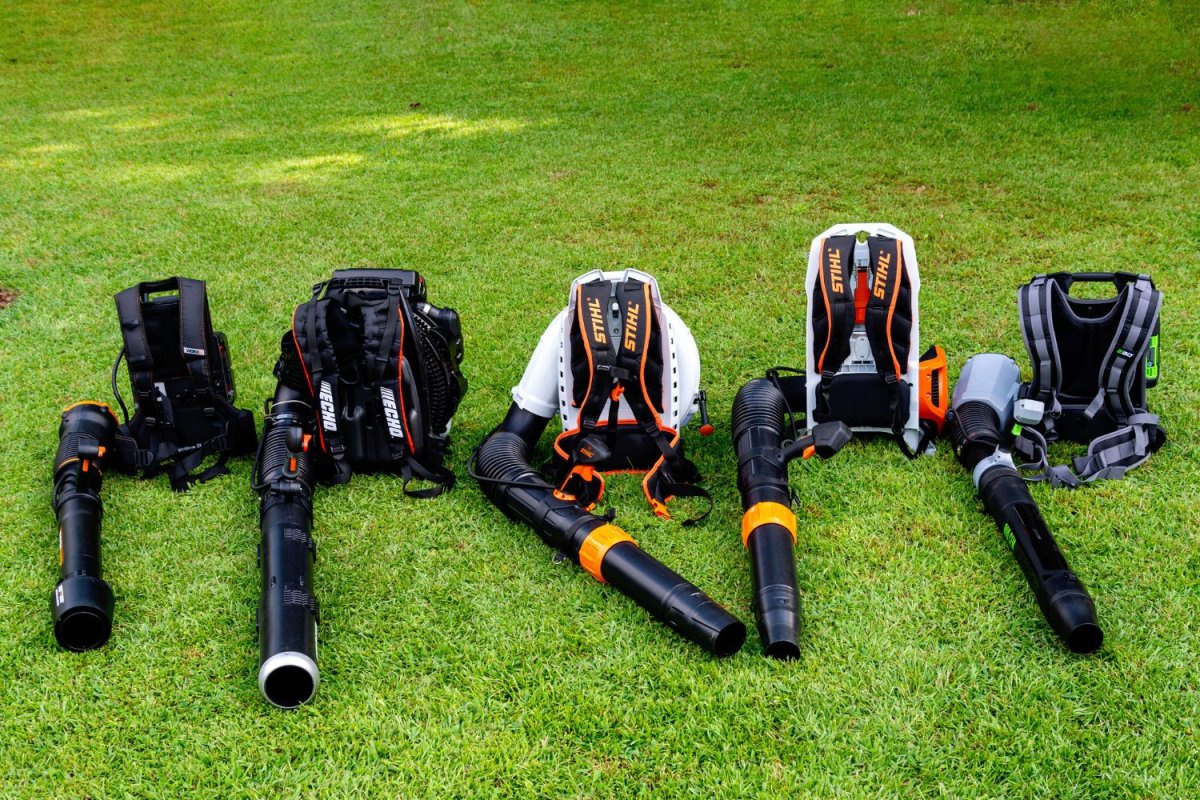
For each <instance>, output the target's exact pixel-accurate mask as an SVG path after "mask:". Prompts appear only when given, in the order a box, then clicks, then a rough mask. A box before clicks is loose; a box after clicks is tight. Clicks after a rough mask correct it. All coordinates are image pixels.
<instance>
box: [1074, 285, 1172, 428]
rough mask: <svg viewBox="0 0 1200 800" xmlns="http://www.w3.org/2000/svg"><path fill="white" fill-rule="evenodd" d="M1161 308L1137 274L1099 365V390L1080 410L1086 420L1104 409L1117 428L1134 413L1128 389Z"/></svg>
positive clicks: (1154, 293)
mask: <svg viewBox="0 0 1200 800" xmlns="http://www.w3.org/2000/svg"><path fill="white" fill-rule="evenodd" d="M1161 306H1162V293H1161V292H1159V291H1156V290H1155V289H1154V287H1153V285H1152V284H1151V283H1150V276H1149V275H1139V276H1138V279H1137V282H1136V283H1134V284H1133V285H1132V286H1130V287H1129V296H1128V297H1127V298H1126V301H1125V308H1124V310H1123V311H1122V314H1121V324H1120V325H1119V326H1118V328H1117V335H1116V337H1115V338H1114V339H1113V341H1112V344H1111V345H1109V347H1108V352H1107V353H1105V355H1104V360H1103V361H1101V362H1100V365H1101V366H1100V390H1099V391H1098V392H1096V396H1095V398H1093V400H1092V402H1091V403H1090V404H1089V405H1088V407H1087V410H1086V411H1084V416H1086V417H1087V418H1088V419H1091V418H1092V417H1094V416H1096V414H1097V413H1099V411H1100V409H1101V408H1107V409H1108V413H1109V414H1110V415H1111V416H1112V418H1113V419H1114V420H1115V421H1116V422H1117V424H1118V425H1120V424H1124V423H1125V422H1126V420H1128V419H1129V418H1130V417H1131V416H1132V415H1133V414H1135V413H1136V412H1137V409H1135V408H1134V406H1133V400H1131V399H1130V396H1129V389H1130V386H1131V385H1132V384H1133V379H1134V377H1135V375H1134V370H1135V369H1140V368H1141V365H1142V362H1143V361H1145V358H1146V347H1147V346H1148V345H1149V343H1150V336H1151V334H1152V333H1153V332H1154V325H1155V323H1156V322H1157V321H1158V311H1159V308H1160V307H1161Z"/></svg>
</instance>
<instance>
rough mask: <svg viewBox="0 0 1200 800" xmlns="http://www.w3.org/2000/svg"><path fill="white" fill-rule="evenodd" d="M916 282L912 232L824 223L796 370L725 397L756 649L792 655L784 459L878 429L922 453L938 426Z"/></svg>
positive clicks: (942, 408) (941, 408) (808, 284)
mask: <svg viewBox="0 0 1200 800" xmlns="http://www.w3.org/2000/svg"><path fill="white" fill-rule="evenodd" d="M860 239H861V241H860ZM920 288H921V281H920V277H919V275H918V270H917V256H916V250H915V248H914V246H913V241H912V237H910V236H909V235H908V234H906V233H904V232H903V231H901V230H899V229H898V228H895V227H893V226H891V225H887V224H883V223H848V224H841V225H835V226H833V227H831V228H829V229H828V230H826V231H824V232H823V233H821V234H820V235H819V236H817V237H816V238H814V239H813V241H812V245H811V247H810V249H809V258H808V270H807V272H806V275H805V290H806V293H807V297H808V302H807V325H806V336H805V367H804V369H794V368H791V367H774V368H772V369H770V370H768V371H767V373H766V377H765V378H758V379H755V380H752V381H750V382H749V383H747V384H746V385H745V386H743V387H742V389H741V391H739V392H738V395H737V398H736V399H735V401H734V405H733V441H734V448H735V450H736V451H737V456H738V489H739V490H740V491H741V494H742V507H743V509H744V511H745V514H744V516H743V517H742V542H743V544H745V546H746V549H747V550H748V552H749V553H750V561H751V566H752V569H753V575H754V592H755V594H754V615H755V619H756V620H757V622H758V632H759V637H760V639H761V640H762V646H763V652H764V653H765V654H766V655H768V656H771V657H774V658H782V659H790V658H795V657H797V656H798V655H799V654H800V650H799V644H798V641H799V635H800V622H801V619H800V600H799V592H798V590H797V583H796V565H795V553H794V548H795V544H796V517H795V514H794V513H793V512H792V508H791V504H792V496H793V495H792V491H791V489H790V487H789V485H788V474H787V466H788V464H789V463H790V462H791V461H792V460H793V459H794V458H796V457H803V458H809V457H811V456H812V455H818V456H820V457H822V458H829V457H831V456H832V455H833V454H834V453H836V452H837V451H838V450H840V449H841V448H842V447H843V446H844V445H845V444H846V443H847V442H849V441H850V439H851V436H852V435H857V434H874V435H884V436H890V437H892V438H893V439H894V440H895V441H896V443H897V445H898V446H899V447H900V449H901V451H903V452H904V453H905V454H906V455H907V456H909V457H910V458H916V457H917V456H918V455H921V454H923V453H927V452H931V451H932V446H933V445H932V443H933V439H934V437H935V436H936V435H937V434H938V433H940V432H941V431H942V429H943V427H944V426H945V419H946V411H947V405H948V404H947V399H948V394H949V390H948V386H947V383H946V354H945V352H943V350H942V349H941V348H940V347H937V346H936V345H935V346H933V347H930V348H929V349H928V350H927V351H926V352H925V354H924V355H923V356H921V357H920V358H917V353H919V352H920V347H919V343H920V315H919V313H918V304H917V299H918V297H919V294H920Z"/></svg>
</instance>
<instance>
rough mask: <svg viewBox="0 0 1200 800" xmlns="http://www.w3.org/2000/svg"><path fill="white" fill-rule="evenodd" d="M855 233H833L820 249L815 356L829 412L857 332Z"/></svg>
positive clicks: (822, 401)
mask: <svg viewBox="0 0 1200 800" xmlns="http://www.w3.org/2000/svg"><path fill="white" fill-rule="evenodd" d="M856 241H857V239H856V238H855V237H854V236H831V237H829V238H828V239H825V240H824V241H822V242H821V245H820V248H819V251H818V256H817V258H818V269H817V284H816V287H815V288H816V296H815V297H814V298H813V319H812V336H813V355H814V356H816V359H817V371H818V372H819V373H820V374H821V385H820V387H819V388H818V390H817V406H818V408H819V409H820V410H821V411H822V413H828V411H829V390H830V385H831V383H832V382H833V376H834V375H836V374H837V371H838V370H839V369H841V366H842V362H844V361H845V360H846V357H847V356H848V355H850V334H851V333H853V331H854V295H853V294H852V293H851V291H850V271H851V268H852V267H853V265H854V264H853V262H854V245H855V242H856Z"/></svg>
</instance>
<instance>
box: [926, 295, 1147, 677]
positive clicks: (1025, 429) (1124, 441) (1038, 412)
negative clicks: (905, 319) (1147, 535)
mask: <svg viewBox="0 0 1200 800" xmlns="http://www.w3.org/2000/svg"><path fill="white" fill-rule="evenodd" d="M1077 283H1104V284H1111V285H1112V286H1114V288H1115V289H1116V294H1115V295H1113V296H1109V297H1103V298H1099V299H1091V298H1084V297H1072V296H1071V294H1070V291H1071V287H1072V286H1073V285H1074V284H1077ZM1017 299H1018V308H1019V310H1020V314H1021V333H1022V335H1023V337H1024V339H1025V344H1026V347H1027V348H1028V350H1029V357H1030V361H1031V362H1032V364H1033V379H1032V380H1031V381H1029V382H1028V383H1022V382H1021V370H1020V367H1018V366H1017V364H1016V362H1015V361H1013V360H1012V359H1011V358H1009V357H1008V356H1005V355H1001V354H999V353H984V354H981V355H977V356H974V357H972V358H971V359H970V360H968V361H967V363H966V366H964V367H963V371H962V375H961V376H960V377H959V380H958V384H957V385H956V386H955V387H954V396H953V398H952V401H951V415H950V423H949V430H950V437H951V440H952V442H953V444H954V452H955V454H956V455H957V456H958V459H959V461H960V462H962V464H963V466H964V467H966V468H967V469H968V470H970V471H971V475H972V479H973V481H974V483H975V486H976V488H977V489H978V490H979V495H980V498H981V499H982V500H983V502H984V505H985V506H986V507H987V509H988V511H989V512H990V513H991V514H992V516H993V517H994V518H995V520H996V524H997V525H998V526H999V528H1000V531H1001V533H1002V534H1003V536H1004V539H1005V541H1006V542H1007V543H1008V546H1009V547H1010V548H1011V549H1012V551H1013V555H1014V556H1015V557H1016V559H1017V562H1018V563H1019V564H1020V565H1021V568H1022V570H1023V571H1024V573H1025V577H1026V579H1027V580H1028V582H1029V585H1030V587H1031V588H1032V589H1033V591H1034V594H1035V596H1036V597H1037V600H1038V604H1039V605H1040V606H1041V609H1042V612H1043V613H1044V614H1045V616H1046V619H1047V620H1048V621H1049V622H1050V625H1051V627H1052V628H1053V629H1054V631H1055V632H1056V633H1057V634H1058V635H1059V636H1060V637H1061V638H1062V640H1063V641H1064V642H1065V643H1066V645H1067V647H1068V648H1069V649H1071V650H1072V651H1074V652H1078V653H1090V652H1093V651H1095V650H1097V649H1099V647H1100V645H1101V643H1102V642H1103V639H1104V636H1103V633H1102V631H1101V629H1100V626H1099V623H1098V622H1097V618H1096V609H1095V605H1094V604H1093V602H1092V598H1091V597H1090V596H1089V595H1088V592H1087V589H1086V588H1084V585H1083V583H1082V582H1081V581H1080V580H1079V578H1078V577H1077V576H1076V575H1075V573H1074V572H1073V571H1072V570H1071V568H1070V566H1069V565H1068V564H1067V561H1066V558H1065V557H1064V556H1063V554H1062V551H1061V550H1060V549H1059V547H1058V545H1057V543H1056V542H1055V541H1054V537H1053V536H1052V535H1051V533H1050V529H1049V527H1048V526H1047V525H1046V522H1045V520H1044V519H1043V518H1042V515H1041V513H1040V511H1039V510H1038V507H1037V505H1036V504H1035V503H1034V500H1033V497H1032V496H1031V495H1030V493H1029V488H1028V486H1026V483H1025V482H1026V481H1041V480H1045V481H1048V482H1049V483H1050V484H1051V485H1052V486H1055V487H1060V486H1061V487H1077V486H1080V485H1081V484H1083V483H1089V482H1091V481H1096V480H1102V479H1108V480H1113V479H1119V478H1121V477H1123V476H1124V475H1125V473H1126V472H1127V471H1128V470H1130V469H1132V468H1134V467H1136V466H1137V465H1139V464H1141V463H1142V462H1144V461H1145V460H1146V459H1147V458H1149V457H1150V454H1151V453H1153V452H1154V451H1156V450H1158V449H1159V448H1160V447H1161V446H1162V445H1163V444H1164V442H1165V441H1166V434H1165V432H1164V431H1163V429H1162V428H1161V427H1160V426H1159V424H1158V417H1157V416H1155V415H1154V414H1151V413H1150V412H1149V411H1148V410H1147V407H1146V393H1147V390H1148V389H1150V388H1152V387H1153V386H1154V385H1155V384H1156V383H1157V382H1158V374H1159V353H1158V336H1159V311H1160V309H1161V307H1162V293H1161V292H1159V291H1158V290H1157V289H1156V288H1155V286H1154V282H1153V281H1152V280H1151V279H1150V276H1149V275H1134V274H1131V273H1122V272H1118V273H1111V272H1109V273H1081V274H1069V273H1065V272H1059V273H1055V274H1051V275H1038V276H1037V277H1035V278H1034V279H1033V280H1032V281H1031V282H1030V283H1029V284H1027V285H1025V286H1022V287H1021V288H1020V289H1019V290H1018V293H1017ZM1054 441H1071V442H1075V443H1078V444H1086V445H1087V446H1088V449H1087V453H1086V454H1085V455H1083V456H1080V457H1078V458H1075V459H1074V460H1073V462H1072V463H1071V464H1069V465H1068V464H1059V465H1054V466H1051V465H1050V464H1049V460H1048V454H1047V450H1048V443H1050V442H1054Z"/></svg>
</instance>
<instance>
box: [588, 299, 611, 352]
mask: <svg viewBox="0 0 1200 800" xmlns="http://www.w3.org/2000/svg"><path fill="white" fill-rule="evenodd" d="M587 307H588V317H589V318H590V320H591V324H592V338H593V339H595V340H596V341H597V342H598V343H599V344H608V335H607V334H606V333H605V332H604V308H603V307H602V306H601V305H600V301H599V300H597V299H596V298H595V297H589V298H588V301H587Z"/></svg>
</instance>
